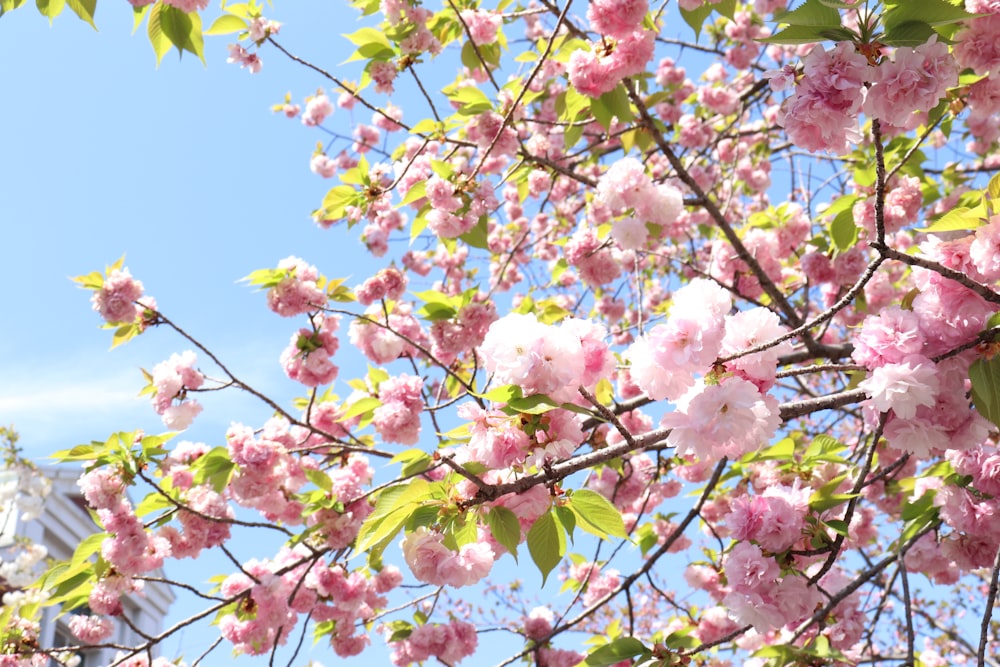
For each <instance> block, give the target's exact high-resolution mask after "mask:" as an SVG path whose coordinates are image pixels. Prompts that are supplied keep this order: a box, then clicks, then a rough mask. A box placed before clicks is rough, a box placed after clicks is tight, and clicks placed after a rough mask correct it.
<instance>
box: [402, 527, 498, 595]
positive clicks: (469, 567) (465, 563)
mask: <svg viewBox="0 0 1000 667" xmlns="http://www.w3.org/2000/svg"><path fill="white" fill-rule="evenodd" d="M443 540H444V536H443V535H441V533H438V532H436V531H433V530H429V529H427V528H426V527H424V526H420V527H419V528H417V529H416V530H415V531H413V532H411V533H407V535H406V537H405V538H403V545H402V546H403V558H405V559H406V564H407V565H409V566H410V570H412V571H413V575H414V576H415V577H416V578H417V579H419V580H420V581H422V582H424V583H427V584H433V585H435V586H454V587H460V586H469V585H471V584H474V583H476V582H477V581H480V580H481V579H482V578H483V577H485V576H486V575H488V574H489V573H490V570H491V569H493V560H494V555H493V550H492V549H491V548H490V546H489V545H488V544H485V543H482V542H477V543H473V544H463V545H462V546H461V547H459V550H458V551H452V550H451V549H449V548H448V547H446V546H445V545H444V542H443Z"/></svg>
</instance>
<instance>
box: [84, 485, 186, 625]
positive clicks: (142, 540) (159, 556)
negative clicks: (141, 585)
mask: <svg viewBox="0 0 1000 667" xmlns="http://www.w3.org/2000/svg"><path fill="white" fill-rule="evenodd" d="M97 515H98V517H100V520H101V525H103V526H104V530H105V531H107V532H108V533H109V536H108V537H106V538H105V539H104V541H103V542H102V543H101V556H102V557H103V558H104V560H106V561H108V563H110V564H111V565H112V566H113V567H114V569H115V571H116V572H117V573H118V574H121V575H123V576H126V577H131V576H134V575H138V574H145V573H146V572H150V571H152V570H155V569H157V568H159V567H162V566H163V559H164V558H166V557H167V556H169V555H170V542H169V541H168V540H167V539H166V538H165V537H162V536H160V535H154V534H152V533H150V532H149V531H147V530H146V528H145V526H144V525H143V523H142V520H140V519H139V517H137V516H136V515H135V511H134V510H133V509H132V506H131V504H129V502H128V501H127V500H122V501H120V502H119V503H118V504H117V505H115V506H114V507H110V508H101V509H99V510H97ZM91 608H93V605H91ZM94 611H98V610H97V609H96V608H94ZM98 613H102V612H99V611H98Z"/></svg>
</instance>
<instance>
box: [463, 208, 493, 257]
mask: <svg viewBox="0 0 1000 667" xmlns="http://www.w3.org/2000/svg"><path fill="white" fill-rule="evenodd" d="M459 238H460V239H462V240H463V241H465V242H466V243H467V244H468V245H470V246H472V247H473V248H482V249H483V250H489V249H490V244H489V218H488V217H487V216H486V215H481V216H479V221H478V222H477V223H476V226H475V227H473V228H472V229H470V230H469V231H467V232H465V233H464V234H462V235H461V236H459Z"/></svg>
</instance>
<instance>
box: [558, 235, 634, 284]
mask: <svg viewBox="0 0 1000 667" xmlns="http://www.w3.org/2000/svg"><path fill="white" fill-rule="evenodd" d="M564 252H565V255H566V262H567V263H568V264H569V265H570V266H573V267H575V268H576V270H577V271H579V272H580V278H581V279H582V280H583V282H584V283H586V284H587V285H591V286H593V287H600V286H601V285H607V284H608V283H610V282H612V281H613V280H616V279H617V278H618V277H619V276H620V275H621V273H622V266H621V260H622V253H621V250H620V249H619V248H618V247H617V246H612V245H610V244H608V243H605V242H604V241H602V240H601V239H600V238H599V237H598V235H597V231H596V230H594V229H593V228H592V227H585V226H581V227H580V228H579V229H577V230H576V232H574V234H573V235H572V236H571V237H570V238H569V241H568V242H567V243H566V246H565V251H564Z"/></svg>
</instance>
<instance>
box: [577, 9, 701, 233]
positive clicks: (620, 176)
mask: <svg viewBox="0 0 1000 667" xmlns="http://www.w3.org/2000/svg"><path fill="white" fill-rule="evenodd" d="M591 7H593V5H591ZM597 199H598V200H599V201H600V202H601V203H603V204H604V205H606V206H608V207H609V208H610V209H611V213H612V215H614V216H616V219H615V221H614V223H613V224H612V227H611V238H613V239H614V240H615V241H617V243H618V245H619V246H620V247H621V248H623V249H625V250H638V249H639V248H642V247H644V246H645V245H646V241H647V240H648V238H649V231H648V230H647V228H646V223H653V224H655V225H660V226H664V227H666V226H669V225H671V224H673V223H674V222H675V221H676V220H677V217H678V216H679V215H680V214H681V212H682V211H683V210H684V208H683V205H684V202H683V199H682V197H681V192H680V190H678V189H677V188H675V187H674V186H672V185H669V184H667V183H661V184H659V185H657V184H655V183H654V182H653V180H652V179H651V178H650V177H649V176H648V175H647V174H646V170H645V167H644V166H643V165H642V163H641V162H639V161H638V160H636V159H635V158H630V157H626V158H622V159H621V160H618V161H617V162H615V163H614V164H613V165H611V167H610V168H609V169H608V170H607V171H606V172H605V173H604V174H602V175H601V178H600V179H599V180H598V181H597ZM619 216H620V217H619Z"/></svg>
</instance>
